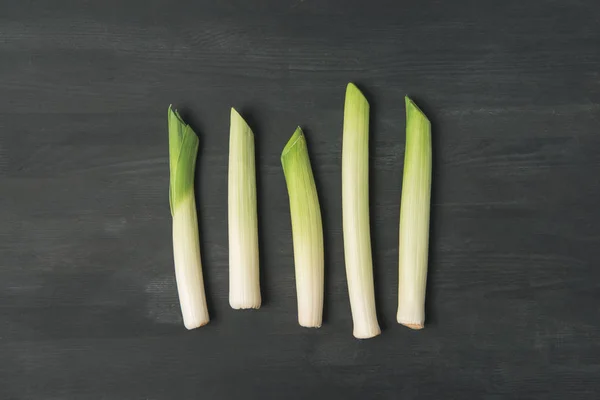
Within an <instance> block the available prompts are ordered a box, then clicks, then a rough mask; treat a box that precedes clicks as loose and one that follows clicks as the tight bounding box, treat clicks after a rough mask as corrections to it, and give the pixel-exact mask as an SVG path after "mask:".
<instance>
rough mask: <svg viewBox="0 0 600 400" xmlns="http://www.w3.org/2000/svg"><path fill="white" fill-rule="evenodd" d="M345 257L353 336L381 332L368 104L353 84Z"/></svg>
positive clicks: (345, 175)
mask: <svg viewBox="0 0 600 400" xmlns="http://www.w3.org/2000/svg"><path fill="white" fill-rule="evenodd" d="M342 212H343V230H344V257H345V260H346V276H347V279H348V294H349V296H350V308H351V310H352V320H353V324H354V332H353V333H354V337H356V338H359V339H367V338H371V337H374V336H377V335H379V334H380V333H381V330H380V329H379V324H378V322H377V314H376V311H375V293H374V287H373V261H372V258H371V233H370V226H369V103H368V102H367V100H366V99H365V97H364V96H363V94H362V93H361V92H360V90H359V89H358V88H357V87H356V86H355V85H354V84H352V83H350V84H348V87H347V89H346V103H345V106H344V130H343V144H342Z"/></svg>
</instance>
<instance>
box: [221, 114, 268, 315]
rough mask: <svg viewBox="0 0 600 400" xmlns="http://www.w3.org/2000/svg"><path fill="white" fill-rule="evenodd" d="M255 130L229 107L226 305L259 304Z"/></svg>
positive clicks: (252, 305) (237, 307) (249, 305)
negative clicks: (227, 302)
mask: <svg viewBox="0 0 600 400" xmlns="http://www.w3.org/2000/svg"><path fill="white" fill-rule="evenodd" d="M254 157H255V156H254V134H253V133H252V130H251V129H250V127H249V126H248V124H247V123H246V121H244V119H243V118H242V116H241V115H240V114H238V112H237V111H236V110H235V109H233V108H232V109H231V127H230V137H229V181H228V191H229V193H228V196H229V199H228V200H229V204H228V208H229V210H228V212H229V305H230V306H231V308H233V309H245V308H260V303H261V296H260V277H259V270H258V264H259V263H258V261H259V260H258V220H257V210H256V207H257V206H256V172H255V159H254Z"/></svg>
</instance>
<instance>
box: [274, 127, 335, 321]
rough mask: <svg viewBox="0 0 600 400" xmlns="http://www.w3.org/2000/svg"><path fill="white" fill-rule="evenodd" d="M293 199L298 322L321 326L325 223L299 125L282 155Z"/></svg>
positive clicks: (291, 207) (291, 208)
mask: <svg viewBox="0 0 600 400" xmlns="http://www.w3.org/2000/svg"><path fill="white" fill-rule="evenodd" d="M281 164H282V166H283V173H284V175H285V181H286V184H287V189H288V194H289V198H290V215H291V218H292V236H293V241H294V263H295V269H296V295H297V298H298V323H299V324H300V325H301V326H304V327H308V328H318V327H320V326H321V324H322V320H323V279H324V255H323V254H324V253H323V226H322V221H321V209H320V207H319V198H318V196H317V188H316V186H315V180H314V177H313V172H312V168H311V165H310V159H309V156H308V148H307V146H306V139H305V137H304V133H303V132H302V129H300V127H298V128H297V129H296V132H294V134H293V135H292V137H291V138H290V140H289V141H288V143H287V145H286V146H285V148H284V149H283V152H282V154H281Z"/></svg>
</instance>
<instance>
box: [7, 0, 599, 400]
mask: <svg viewBox="0 0 600 400" xmlns="http://www.w3.org/2000/svg"><path fill="white" fill-rule="evenodd" d="M484 3H485V4H484ZM349 81H354V82H356V83H357V84H358V85H359V86H360V87H361V88H362V89H363V90H364V92H365V93H366V95H367V97H368V99H369V101H370V102H371V107H372V115H371V117H372V129H371V149H370V151H371V155H372V157H371V167H372V168H371V223H372V240H373V255H374V265H375V277H376V292H377V309H378V312H379V314H380V322H381V325H382V327H383V334H382V336H380V337H379V338H377V339H373V340H368V341H358V340H355V339H354V338H353V337H352V326H351V317H350V308H349V304H348V293H347V288H346V277H345V270H344V259H343V243H342V231H341V199H340V195H341V187H340V186H341V184H340V176H341V171H340V161H341V160H340V155H341V127H342V110H343V96H344V89H345V85H346V84H347V83H348V82H349ZM405 94H409V95H411V96H412V97H413V98H414V99H415V100H416V101H417V103H418V104H419V106H420V107H422V108H423V109H424V110H425V111H426V112H427V114H428V115H429V116H430V118H431V120H432V123H433V138H434V139H433V140H434V174H433V205H432V225H431V262H430V279H429V297H428V304H427V311H428V313H427V317H428V318H427V326H426V329H425V330H423V331H421V332H413V331H410V330H408V329H406V328H403V327H401V326H399V325H398V324H397V323H396V322H395V313H396V292H397V289H396V285H397V258H398V254H397V242H398V217H399V204H400V191H401V181H402V162H403V155H404V123H405V117H404V102H403V96H404V95H405ZM170 103H173V104H174V105H175V106H177V107H178V108H179V109H182V110H184V116H185V118H186V119H187V120H189V121H190V122H191V123H192V125H193V126H194V128H195V129H196V131H197V132H198V133H199V135H200V137H201V146H200V152H199V162H198V168H197V202H198V211H199V215H200V229H201V249H202V258H203V264H204V271H205V272H204V273H205V277H206V281H207V292H208V298H209V301H210V312H211V316H212V321H211V323H210V325H208V326H207V327H205V328H202V329H199V330H196V331H193V332H187V331H186V330H185V329H184V328H183V325H182V321H181V316H180V311H179V308H178V307H179V306H178V299H177V295H176V287H175V281H174V272H173V261H172V244H171V231H170V230H171V217H170V214H169V204H168V158H167V157H168V146H167V131H166V115H167V113H166V111H167V106H168V105H169V104H170ZM231 106H235V107H236V108H238V109H239V110H240V111H241V113H242V114H243V115H244V116H245V117H246V118H247V120H248V121H249V123H250V124H251V126H252V127H253V129H254V132H255V134H256V148H257V157H258V160H257V171H258V185H259V188H258V189H259V218H260V242H261V248H260V250H261V268H262V270H261V273H262V285H263V296H264V305H263V307H262V308H261V309H260V310H259V311H256V312H236V311H233V310H231V309H230V308H229V305H228V302H227V293H228V270H227V269H228V249H227V207H226V202H227V180H226V174H227V151H228V129H229V119H228V118H229V107H231ZM297 125H301V126H302V127H303V129H305V132H306V134H307V138H308V141H309V149H310V153H311V158H312V161H313V166H314V170H315V174H316V179H317V185H318V189H319V194H320V198H321V205H322V210H323V216H324V221H323V222H324V227H325V243H326V297H325V299H326V300H325V302H326V310H325V323H324V325H323V327H322V328H321V329H320V330H306V329H302V328H300V327H299V326H298V325H297V322H296V298H295V296H296V294H295V287H294V273H293V258H292V243H291V227H290V221H289V208H288V198H287V192H286V188H285V183H284V177H283V173H282V169H281V165H280V161H279V155H280V152H281V150H282V148H283V146H284V145H285V143H286V141H287V139H288V138H289V137H290V136H291V135H292V133H293V131H294V129H295V127H296V126H297ZM599 152H600V3H598V2H597V1H595V0H570V1H566V0H565V1H558V0H555V1H551V0H546V1H544V0H530V1H523V0H519V1H487V2H486V1H481V2H477V1H468V0H454V1H413V2H408V1H391V0H390V1H375V0H371V1H366V2H362V1H345V2H341V1H340V2H336V1H332V0H319V1H317V0H296V1H290V2H288V1H275V0H273V1H266V0H260V1H252V2H250V1H243V0H238V1H219V2H208V1H198V0H197V1H190V2H185V3H184V2H181V3H179V2H174V1H165V0H152V1H142V0H137V1H116V0H110V1H96V2H91V1H81V2H70V1H52V2H43V1H23V0H8V1H6V0H5V1H3V2H2V3H0V190H1V196H0V398H1V399H44V400H58V399H61V400H62V399H78V400H87V399H109V400H121V399H123V400H125V399H127V400H131V399H241V398H244V399H311V398H312V399H326V398H327V399H338V398H340V399H341V398H343V399H369V398H373V399H483V398H485V399H504V398H521V399H533V398H539V399H565V398H568V399H598V398H600V383H599V382H598V377H599V376H600V340H599V339H600V337H599V336H600V312H599V311H600V309H599V301H600V284H599V282H600V267H599V264H598V262H599V260H600V246H599V245H600V234H599V233H598V232H599V230H598V227H599V226H600V212H599V211H598V199H599V196H600V178H599V173H598V169H599V166H600V156H599Z"/></svg>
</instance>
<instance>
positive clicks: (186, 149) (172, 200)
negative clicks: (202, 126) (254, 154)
mask: <svg viewBox="0 0 600 400" xmlns="http://www.w3.org/2000/svg"><path fill="white" fill-rule="evenodd" d="M168 121H169V167H170V185H169V204H170V206H171V215H172V217H173V256H174V261H175V277H176V280H177V290H178V292H179V303H180V305H181V313H182V315H183V323H184V325H185V327H186V328H187V329H194V328H198V327H200V326H202V325H205V324H207V323H208V321H209V317H208V310H207V307H206V295H205V293H204V279H203V277H202V263H201V261H200V241H199V235H198V217H197V216H196V201H195V197H194V173H195V169H196V156H197V153H198V136H196V134H195V133H194V131H193V130H192V128H191V127H190V126H189V125H186V124H185V123H184V122H183V120H182V119H181V116H180V115H179V113H178V112H177V111H173V109H172V108H171V107H170V106H169V116H168Z"/></svg>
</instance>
